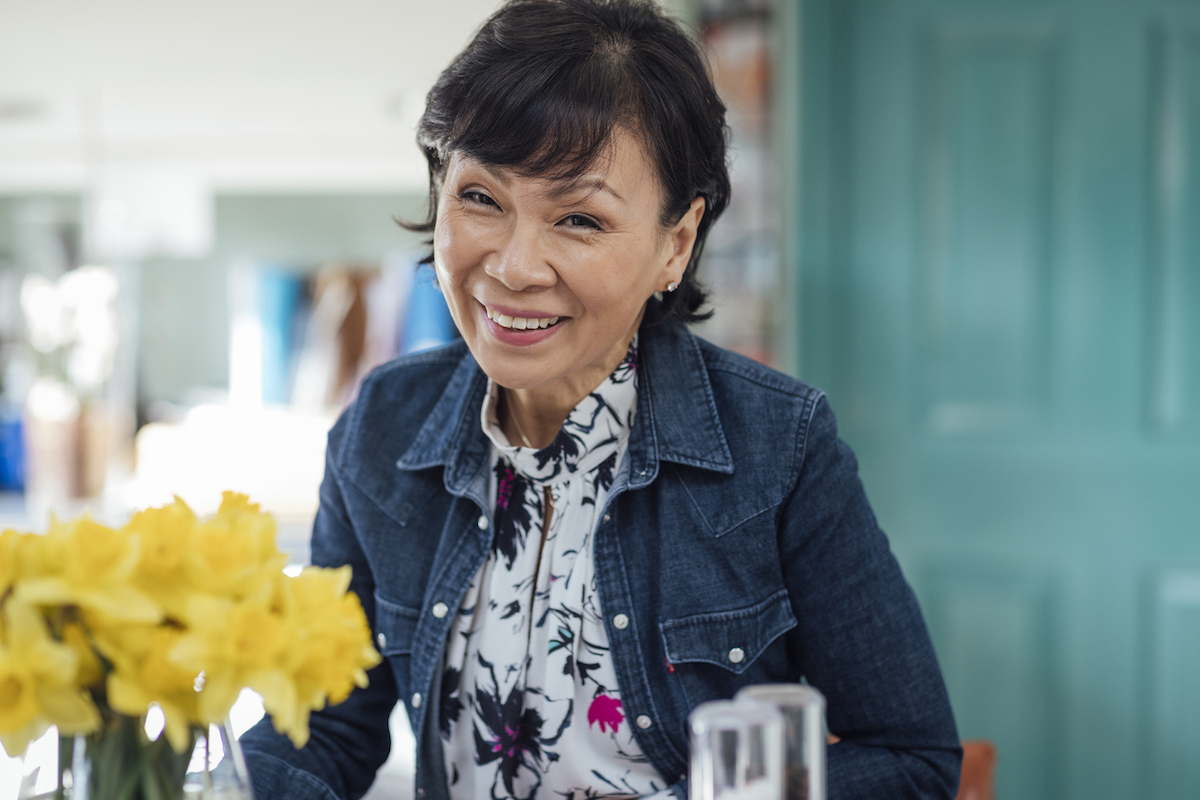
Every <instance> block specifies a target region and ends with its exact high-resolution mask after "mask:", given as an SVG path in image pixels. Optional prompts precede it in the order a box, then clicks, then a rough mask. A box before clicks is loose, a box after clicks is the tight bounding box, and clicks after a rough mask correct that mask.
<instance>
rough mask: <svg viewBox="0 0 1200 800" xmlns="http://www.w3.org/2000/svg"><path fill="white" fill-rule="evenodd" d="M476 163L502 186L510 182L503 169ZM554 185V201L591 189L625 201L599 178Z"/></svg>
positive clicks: (552, 194)
mask: <svg viewBox="0 0 1200 800" xmlns="http://www.w3.org/2000/svg"><path fill="white" fill-rule="evenodd" d="M476 163H477V164H478V165H479V166H480V167H482V168H483V170H484V171H485V172H486V173H487V174H489V175H491V176H492V177H493V178H495V179H496V180H498V181H499V182H500V183H501V184H503V185H504V186H508V185H509V183H511V182H512V181H511V177H510V175H508V174H506V169H505V168H504V167H501V166H498V165H495V164H486V163H484V162H482V161H477V162H476ZM554 183H555V188H554V189H552V190H551V191H550V196H551V197H554V198H556V199H557V198H561V197H562V196H563V195H566V194H570V193H572V192H577V191H580V190H582V189H591V190H592V191H593V192H607V193H608V194H610V195H612V196H613V197H615V198H616V199H618V200H620V201H622V202H624V200H625V198H624V197H622V196H621V193H620V192H618V191H617V190H616V189H614V188H613V187H612V185H611V184H610V183H608V182H607V181H605V180H604V179H603V178H599V177H594V178H579V179H578V180H573V181H565V182H559V181H555V182H554Z"/></svg>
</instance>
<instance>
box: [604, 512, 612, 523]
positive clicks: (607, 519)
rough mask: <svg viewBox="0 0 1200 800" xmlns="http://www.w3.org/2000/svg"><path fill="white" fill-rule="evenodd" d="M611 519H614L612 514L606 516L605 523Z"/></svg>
mask: <svg viewBox="0 0 1200 800" xmlns="http://www.w3.org/2000/svg"><path fill="white" fill-rule="evenodd" d="M610 519H612V514H605V515H604V521H605V522H608V521H609V520H610Z"/></svg>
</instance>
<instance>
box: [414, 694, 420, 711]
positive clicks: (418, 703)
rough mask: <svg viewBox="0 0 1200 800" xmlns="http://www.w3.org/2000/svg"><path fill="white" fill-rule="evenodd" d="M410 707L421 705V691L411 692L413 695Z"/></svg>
mask: <svg viewBox="0 0 1200 800" xmlns="http://www.w3.org/2000/svg"><path fill="white" fill-rule="evenodd" d="M412 707H413V708H420V707H421V693H420V692H414V693H413V696H412Z"/></svg>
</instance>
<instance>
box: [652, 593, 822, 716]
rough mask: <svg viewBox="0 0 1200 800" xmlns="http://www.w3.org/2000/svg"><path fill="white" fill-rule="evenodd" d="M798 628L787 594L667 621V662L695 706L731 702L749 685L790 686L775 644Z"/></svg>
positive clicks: (785, 665) (662, 625)
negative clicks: (785, 683) (782, 683)
mask: <svg viewBox="0 0 1200 800" xmlns="http://www.w3.org/2000/svg"><path fill="white" fill-rule="evenodd" d="M795 626H796V617H795V615H794V614H792V607H791V604H790V603H789V602H788V593H787V591H786V590H784V589H781V590H779V591H778V592H776V593H775V594H773V595H771V596H770V597H768V598H767V599H766V600H762V601H760V602H758V603H755V604H754V605H751V606H746V607H744V608H737V609H733V610H731V611H718V612H714V613H709V614H696V615H693V616H688V617H678V618H675V619H669V620H663V621H662V622H661V623H660V625H659V628H660V630H661V632H662V638H663V647H664V648H665V651H666V655H667V662H668V663H669V664H670V665H671V667H672V669H673V670H674V675H673V677H675V678H677V679H678V680H679V682H680V684H681V685H682V686H683V689H684V692H685V694H686V695H687V699H688V703H689V704H690V705H691V706H693V707H694V706H696V705H697V704H699V703H702V702H704V701H706V700H715V699H719V698H728V697H732V696H733V694H734V693H735V692H736V691H737V690H738V689H740V688H741V687H742V686H745V685H747V684H749V683H763V682H767V681H790V680H796V679H798V678H799V676H798V675H796V676H793V675H790V674H788V671H789V670H788V658H787V655H786V653H785V652H784V651H783V648H782V647H772V646H771V645H772V644H774V643H775V641H776V640H777V639H778V638H779V637H780V636H782V635H783V634H784V633H786V632H787V631H789V630H791V629H792V628H794V627H795Z"/></svg>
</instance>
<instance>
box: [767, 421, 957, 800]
mask: <svg viewBox="0 0 1200 800" xmlns="http://www.w3.org/2000/svg"><path fill="white" fill-rule="evenodd" d="M799 436H800V441H799V442H798V443H797V447H796V450H795V452H796V453H797V458H798V459H799V463H798V464H797V465H796V466H795V468H794V470H795V474H796V475H797V479H796V483H795V488H794V490H793V491H792V493H791V495H790V497H789V498H788V499H787V500H786V501H785V504H784V507H783V509H782V514H781V516H782V518H781V520H780V528H779V530H780V552H781V559H782V563H783V569H784V573H785V578H786V580H787V585H788V588H789V593H790V595H791V601H792V607H793V611H794V613H795V615H796V619H797V620H798V623H799V624H798V626H797V627H796V629H795V630H794V631H793V632H792V635H791V639H790V642H789V647H790V649H791V651H792V658H793V659H794V663H798V664H799V665H800V672H801V674H802V675H803V677H804V678H805V679H806V680H807V681H808V682H809V683H810V684H812V685H813V686H815V687H817V688H818V689H820V690H821V692H823V693H824V695H825V698H826V701H827V704H828V705H827V720H828V725H829V730H830V732H831V733H833V734H834V735H835V736H838V737H840V738H841V741H840V742H839V743H837V744H834V745H832V746H830V747H829V750H828V762H827V766H828V797H829V800H858V799H859V798H862V800H868V798H879V797H888V798H947V800H949V798H953V797H954V795H955V792H956V791H957V787H958V778H959V768H960V764H961V760H962V750H961V747H960V745H959V741H958V734H957V731H956V729H955V725H954V717H953V715H952V713H951V710H950V701H949V698H948V696H947V694H946V687H945V684H944V683H943V680H942V674H941V670H940V669H939V667H938V663H937V658H936V657H935V655H934V651H933V646H932V644H931V642H930V640H929V634H928V632H927V631H926V628H925V622H924V620H923V619H922V617H921V610H920V608H919V607H918V606H917V601H916V597H915V596H914V595H913V592H912V590H911V589H910V588H909V585H908V583H907V582H906V581H905V579H904V576H903V575H902V574H901V572H900V567H899V564H898V563H897V562H896V559H895V557H894V556H893V555H892V553H891V550H890V548H889V546H888V541H887V538H886V537H885V536H884V534H883V532H882V531H881V530H880V529H879V526H878V525H877V524H876V521H875V516H874V514H873V513H872V512H871V507H870V505H869V504H868V502H867V498H866V494H865V493H864V491H863V487H862V484H861V482H860V481H859V478H858V465H857V461H856V460H855V458H854V454H853V453H851V451H850V449H849V447H847V446H846V444H845V443H844V442H842V441H841V440H840V439H838V437H837V427H836V423H835V421H834V417H833V413H832V412H831V411H830V410H829V407H828V404H827V403H826V401H825V399H824V398H823V397H822V398H820V399H819V400H818V401H817V402H816V404H815V406H814V408H813V411H812V414H811V417H810V419H809V420H808V423H807V424H806V425H802V426H801V430H800V432H799Z"/></svg>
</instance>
